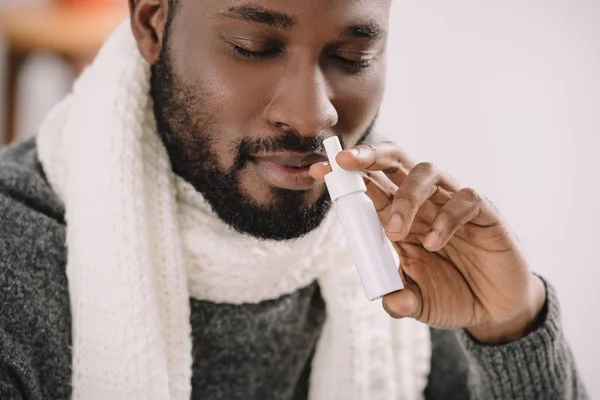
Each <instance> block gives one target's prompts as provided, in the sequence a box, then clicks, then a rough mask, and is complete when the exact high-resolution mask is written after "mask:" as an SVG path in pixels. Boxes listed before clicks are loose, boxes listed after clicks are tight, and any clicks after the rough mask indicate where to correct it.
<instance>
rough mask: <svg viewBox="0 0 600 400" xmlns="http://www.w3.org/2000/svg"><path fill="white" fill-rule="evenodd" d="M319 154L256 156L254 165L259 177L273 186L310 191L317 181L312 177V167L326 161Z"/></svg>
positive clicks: (253, 161) (253, 160) (253, 159)
mask: <svg viewBox="0 0 600 400" xmlns="http://www.w3.org/2000/svg"><path fill="white" fill-rule="evenodd" d="M324 160H326V157H325V156H324V155H321V154H317V153H310V154H302V153H278V154H267V155H260V156H254V157H253V158H252V164H253V165H254V166H255V167H256V171H257V173H258V175H259V176H260V177H261V178H262V180H264V181H265V182H266V183H268V184H269V185H271V186H274V187H278V188H281V189H287V190H309V189H312V188H313V187H315V185H316V184H317V181H316V180H315V179H314V178H313V177H312V176H310V172H309V171H310V166H311V165H312V164H314V163H317V162H320V161H324Z"/></svg>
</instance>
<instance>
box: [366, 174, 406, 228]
mask: <svg viewBox="0 0 600 400" xmlns="http://www.w3.org/2000/svg"><path fill="white" fill-rule="evenodd" d="M363 176H364V179H365V184H366V186H367V196H369V198H370V199H371V201H372V202H373V204H374V205H375V210H377V214H378V215H379V219H380V221H381V223H382V224H384V223H386V222H387V221H388V220H389V215H390V214H389V213H390V209H391V205H392V200H393V198H394V193H396V191H397V190H398V186H396V185H394V184H393V183H392V181H390V180H389V179H388V178H387V177H386V176H385V174H384V173H383V172H381V171H364V173H363Z"/></svg>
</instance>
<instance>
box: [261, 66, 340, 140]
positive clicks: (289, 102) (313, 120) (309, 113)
mask: <svg viewBox="0 0 600 400" xmlns="http://www.w3.org/2000/svg"><path fill="white" fill-rule="evenodd" d="M266 118H267V119H268V122H269V123H270V124H271V125H272V126H274V127H276V128H278V129H282V130H286V131H288V130H289V131H294V132H297V134H299V135H300V136H304V137H311V136H316V135H317V134H319V132H321V131H323V130H325V129H328V128H331V127H332V126H334V125H336V124H337V123H338V113H337V111H336V109H335V107H334V106H333V104H332V102H331V96H330V91H329V88H328V85H327V81H326V78H325V76H324V74H323V72H322V71H321V70H320V69H319V68H317V67H315V66H308V65H306V66H297V68H296V69H295V71H294V73H287V74H285V76H284V77H283V78H282V79H281V81H280V83H279V85H278V87H277V89H276V92H275V95H274V96H273V98H272V99H271V101H270V103H269V105H268V106H267V110H266Z"/></svg>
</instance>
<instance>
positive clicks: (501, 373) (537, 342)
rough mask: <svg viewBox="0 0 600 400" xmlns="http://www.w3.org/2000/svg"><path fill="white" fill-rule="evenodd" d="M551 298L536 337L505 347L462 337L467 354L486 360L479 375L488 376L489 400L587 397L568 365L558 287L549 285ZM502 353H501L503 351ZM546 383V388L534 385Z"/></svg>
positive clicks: (526, 338) (568, 356) (486, 382)
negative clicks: (555, 289)
mask: <svg viewBox="0 0 600 400" xmlns="http://www.w3.org/2000/svg"><path fill="white" fill-rule="evenodd" d="M546 288H547V291H548V295H547V296H548V298H549V299H550V301H548V302H547V303H546V306H545V309H544V311H543V312H544V313H545V314H546V315H545V318H544V319H545V321H546V323H545V324H543V325H542V326H541V327H540V328H539V329H537V330H536V331H535V332H534V333H533V334H530V335H528V336H526V337H525V338H523V339H521V340H519V341H518V342H514V343H509V344H506V345H503V346H485V345H481V344H478V343H477V342H476V341H474V340H473V339H472V338H470V337H469V335H468V334H467V333H466V332H465V331H460V334H459V338H460V341H461V343H462V345H463V346H464V347H465V349H466V350H467V354H469V355H470V356H471V357H473V358H474V359H476V360H479V359H483V360H486V362H485V363H483V364H481V369H480V371H479V373H480V374H481V375H482V376H484V377H487V379H484V381H483V384H484V385H485V386H486V388H485V393H486V397H485V398H486V399H490V400H495V399H498V400H500V399H507V398H512V399H517V398H524V399H542V398H543V399H580V398H583V397H584V396H585V391H583V389H582V386H581V384H579V383H578V382H577V379H578V377H577V374H576V373H575V371H574V370H573V369H569V368H565V367H564V366H565V365H569V364H572V363H573V357H572V355H571V353H570V351H569V349H568V347H567V345H566V341H565V340H564V338H563V332H562V329H561V327H560V310H559V304H558V301H557V297H556V293H555V291H554V288H553V287H552V286H550V285H546ZM500 349H501V350H502V351H499V350H500ZM541 381H544V382H545V385H544V387H541V386H540V385H536V384H532V382H541Z"/></svg>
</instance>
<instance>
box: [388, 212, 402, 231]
mask: <svg viewBox="0 0 600 400" xmlns="http://www.w3.org/2000/svg"><path fill="white" fill-rule="evenodd" d="M403 227H404V222H403V221H402V217H401V216H399V215H398V214H394V215H392V218H390V222H389V223H388V226H387V231H388V232H391V233H399V232H401V231H402V228H403Z"/></svg>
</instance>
